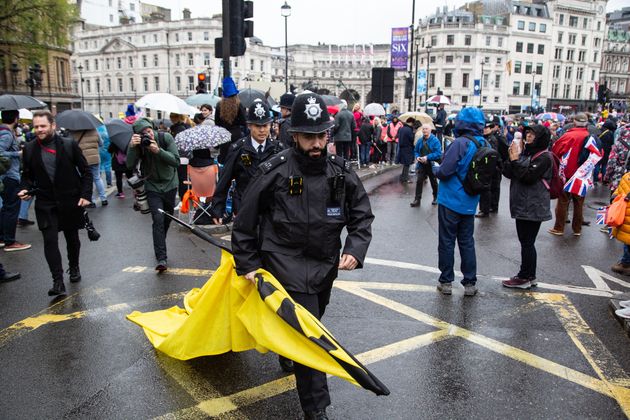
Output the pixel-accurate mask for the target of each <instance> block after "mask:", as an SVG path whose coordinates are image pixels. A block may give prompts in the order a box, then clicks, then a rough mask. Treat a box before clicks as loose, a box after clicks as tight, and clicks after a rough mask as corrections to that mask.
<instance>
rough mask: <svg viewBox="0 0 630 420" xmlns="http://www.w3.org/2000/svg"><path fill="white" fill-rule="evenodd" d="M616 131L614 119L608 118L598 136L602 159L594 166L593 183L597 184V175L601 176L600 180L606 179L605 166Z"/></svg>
mask: <svg viewBox="0 0 630 420" xmlns="http://www.w3.org/2000/svg"><path fill="white" fill-rule="evenodd" d="M616 130H617V123H616V122H615V120H614V119H612V118H608V119H607V120H606V122H605V123H604V125H603V126H602V134H600V135H599V141H600V142H601V144H602V150H603V154H602V159H601V160H600V161H599V162H597V165H595V170H594V171H593V181H594V182H596V183H597V181H599V174H600V173H601V174H602V180H604V179H606V166H607V165H608V158H609V157H610V151H611V150H612V146H613V143H614V142H615V131H616Z"/></svg>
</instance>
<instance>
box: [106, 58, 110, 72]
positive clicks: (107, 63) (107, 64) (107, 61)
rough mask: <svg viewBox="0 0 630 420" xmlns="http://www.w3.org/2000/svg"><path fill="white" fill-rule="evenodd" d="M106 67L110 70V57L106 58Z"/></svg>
mask: <svg viewBox="0 0 630 420" xmlns="http://www.w3.org/2000/svg"><path fill="white" fill-rule="evenodd" d="M105 68H106V69H107V70H109V58H106V59H105Z"/></svg>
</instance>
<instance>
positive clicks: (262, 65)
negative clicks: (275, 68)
mask: <svg viewBox="0 0 630 420" xmlns="http://www.w3.org/2000/svg"><path fill="white" fill-rule="evenodd" d="M264 70H265V62H264V61H263V60H260V71H261V72H262V71H264ZM361 76H363V72H361ZM315 77H317V70H316V71H315Z"/></svg>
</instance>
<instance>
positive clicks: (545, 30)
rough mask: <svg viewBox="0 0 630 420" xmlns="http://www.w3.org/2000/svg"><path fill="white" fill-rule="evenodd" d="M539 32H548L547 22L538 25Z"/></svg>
mask: <svg viewBox="0 0 630 420" xmlns="http://www.w3.org/2000/svg"><path fill="white" fill-rule="evenodd" d="M538 32H542V33H545V32H547V24H546V23H541V24H540V25H538Z"/></svg>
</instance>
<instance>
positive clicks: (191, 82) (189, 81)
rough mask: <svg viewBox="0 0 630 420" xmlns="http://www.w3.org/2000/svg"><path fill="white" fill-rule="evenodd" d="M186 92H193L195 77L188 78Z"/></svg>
mask: <svg viewBox="0 0 630 420" xmlns="http://www.w3.org/2000/svg"><path fill="white" fill-rule="evenodd" d="M188 90H189V91H191V90H195V76H188Z"/></svg>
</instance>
